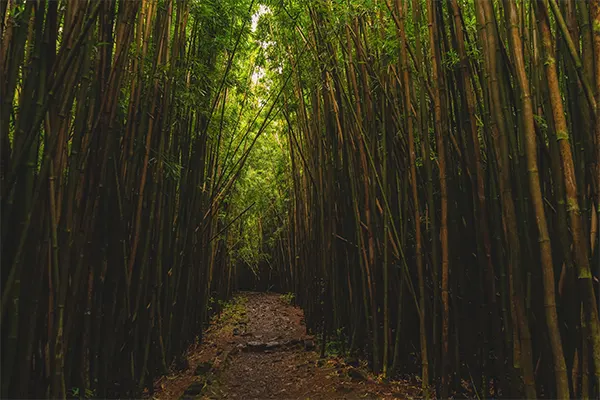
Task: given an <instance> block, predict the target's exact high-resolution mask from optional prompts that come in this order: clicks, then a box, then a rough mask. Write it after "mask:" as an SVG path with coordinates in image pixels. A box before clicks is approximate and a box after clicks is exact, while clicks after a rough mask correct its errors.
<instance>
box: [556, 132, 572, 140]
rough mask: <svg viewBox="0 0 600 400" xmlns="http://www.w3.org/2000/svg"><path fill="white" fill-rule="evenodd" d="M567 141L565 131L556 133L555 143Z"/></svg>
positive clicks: (567, 136) (567, 133)
mask: <svg viewBox="0 0 600 400" xmlns="http://www.w3.org/2000/svg"><path fill="white" fill-rule="evenodd" d="M559 140H569V132H567V131H556V141H559Z"/></svg>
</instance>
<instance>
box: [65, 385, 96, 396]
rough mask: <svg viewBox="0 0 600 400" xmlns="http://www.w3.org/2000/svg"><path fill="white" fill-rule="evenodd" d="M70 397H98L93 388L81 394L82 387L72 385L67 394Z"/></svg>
mask: <svg viewBox="0 0 600 400" xmlns="http://www.w3.org/2000/svg"><path fill="white" fill-rule="evenodd" d="M67 396H68V398H73V399H78V398H81V397H83V398H84V399H93V398H95V397H96V391H95V390H91V389H85V393H84V394H83V396H81V389H80V388H78V387H72V388H71V389H69V392H68V394H67Z"/></svg>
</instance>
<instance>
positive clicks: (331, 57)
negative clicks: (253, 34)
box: [272, 0, 600, 398]
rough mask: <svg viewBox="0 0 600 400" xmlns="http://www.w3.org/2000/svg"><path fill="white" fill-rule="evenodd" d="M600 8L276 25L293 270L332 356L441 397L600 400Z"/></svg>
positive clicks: (435, 5)
mask: <svg viewBox="0 0 600 400" xmlns="http://www.w3.org/2000/svg"><path fill="white" fill-rule="evenodd" d="M599 9H600V4H599V2H598V1H589V2H586V1H568V0H566V1H560V2H559V1H556V0H539V1H515V0H502V1H463V0H444V1H434V0H380V1H357V2H354V1H351V2H346V1H315V2H310V4H307V5H304V4H303V5H300V4H298V5H297V6H296V7H294V6H293V5H289V6H288V7H287V9H286V10H285V13H282V14H283V16H282V17H281V18H280V22H279V24H277V23H275V22H274V27H273V28H272V29H273V30H274V33H273V38H274V39H273V40H279V41H280V45H281V46H282V47H283V50H282V53H283V54H286V57H289V58H290V59H291V60H292V62H291V63H292V65H291V66H290V68H292V74H293V78H292V81H293V82H292V84H291V87H290V88H289V92H288V98H287V99H286V100H287V101H288V102H289V103H290V105H288V106H287V107H286V109H285V110H284V113H285V112H286V111H287V112H288V114H289V115H285V118H286V119H287V122H288V123H289V127H288V129H289V136H290V140H289V142H290V144H289V152H290V157H291V178H292V181H293V194H294V195H293V204H292V207H291V209H290V211H289V214H288V224H289V233H288V237H289V238H288V239H287V240H288V241H289V249H290V256H289V260H290V263H291V268H292V272H293V275H294V276H293V284H294V291H295V292H296V293H297V295H298V298H299V301H300V304H302V306H303V308H304V309H305V311H306V313H307V318H308V321H309V322H310V323H311V327H312V328H313V329H315V331H318V332H320V333H321V334H322V339H323V342H322V343H325V342H326V341H327V340H341V341H343V342H344V343H345V344H346V345H347V349H348V351H349V352H351V353H352V352H358V353H362V354H363V355H366V356H367V357H368V358H369V360H370V365H371V367H372V368H373V370H374V371H375V372H381V373H383V374H385V375H386V376H393V375H394V374H396V373H402V372H404V373H406V372H410V373H418V374H420V376H421V379H422V384H423V388H424V390H425V392H424V395H425V396H428V395H429V394H431V393H432V391H433V390H436V391H437V396H438V397H441V398H447V397H448V396H449V395H452V394H453V393H464V388H461V385H463V386H464V384H465V382H466V385H467V386H469V387H470V388H471V390H472V392H471V395H475V394H476V395H477V396H478V397H488V396H504V397H509V398H521V397H527V398H537V397H549V398H569V397H575V398H588V397H592V398H593V397H596V396H597V395H598V393H599V391H600V380H599V378H600V331H599V322H598V309H597V304H598V303H597V299H598V272H599V271H598V269H599V268H598V266H599V263H600V261H599V256H598V254H599V252H598V200H599V197H598V196H599V194H600V193H599V183H600V169H599V168H598V161H599V160H600V158H599V153H598V151H599V150H600V136H599V135H600V124H599V123H598V117H597V103H598V101H599V95H600V69H599V68H600V47H599V46H600V31H599V30H598V26H600V14H599V12H600V11H599ZM292 16H297V18H298V20H302V21H303V22H302V27H301V28H298V27H296V28H295V31H296V32H295V33H294V34H292V33H291V32H289V28H286V24H288V25H289V22H288V21H285V20H286V18H290V17H292ZM276 29H279V31H277V30H276ZM286 29H287V32H288V33H287V34H286V33H285V32H286ZM305 48H308V50H307V51H306V52H304V50H303V49H305ZM315 293H319V294H320V295H319V296H315ZM323 349H325V348H323Z"/></svg>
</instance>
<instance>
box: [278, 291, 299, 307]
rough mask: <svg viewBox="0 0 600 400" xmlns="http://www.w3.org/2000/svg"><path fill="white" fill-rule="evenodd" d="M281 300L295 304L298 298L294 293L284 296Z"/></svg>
mask: <svg viewBox="0 0 600 400" xmlns="http://www.w3.org/2000/svg"><path fill="white" fill-rule="evenodd" d="M280 297H281V300H283V301H285V302H286V303H287V304H293V303H294V299H295V298H296V295H295V294H294V293H291V292H289V293H285V294H282V295H281V296H280Z"/></svg>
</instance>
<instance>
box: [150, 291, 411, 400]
mask: <svg viewBox="0 0 600 400" xmlns="http://www.w3.org/2000/svg"><path fill="white" fill-rule="evenodd" d="M314 347H315V344H314V341H313V338H312V337H310V336H308V335H306V329H305V327H304V324H303V313H302V310H300V309H299V308H297V307H292V306H290V305H289V304H287V303H286V302H285V300H284V299H283V298H282V296H280V295H278V294H265V293H251V292H245V293H241V294H239V295H237V296H236V297H235V299H234V301H232V303H231V304H229V305H228V306H227V307H226V308H225V310H224V311H223V313H222V315H221V316H220V317H219V318H218V319H216V320H215V322H213V324H212V325H211V327H210V328H209V329H208V331H207V332H206V334H205V336H204V340H203V343H202V344H201V345H198V346H193V347H192V348H190V349H189V351H188V354H187V361H188V363H189V365H188V367H187V369H185V370H184V371H182V372H179V373H174V374H172V375H169V376H166V377H162V378H161V379H159V380H158V381H157V382H156V383H155V392H154V394H153V395H152V398H154V399H165V400H166V399H180V398H182V399H338V398H340V399H354V398H403V399H410V398H417V397H419V393H420V389H419V388H418V384H416V383H414V382H413V383H409V382H404V381H394V382H390V383H383V382H380V381H379V380H378V379H377V378H376V377H373V376H371V375H369V374H367V373H366V372H365V371H366V369H364V368H363V367H361V366H360V365H358V366H350V365H347V364H345V363H344V362H343V360H342V359H340V358H337V357H328V358H325V359H320V358H319V354H318V353H317V352H316V349H315V348H314Z"/></svg>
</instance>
